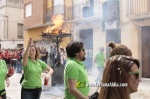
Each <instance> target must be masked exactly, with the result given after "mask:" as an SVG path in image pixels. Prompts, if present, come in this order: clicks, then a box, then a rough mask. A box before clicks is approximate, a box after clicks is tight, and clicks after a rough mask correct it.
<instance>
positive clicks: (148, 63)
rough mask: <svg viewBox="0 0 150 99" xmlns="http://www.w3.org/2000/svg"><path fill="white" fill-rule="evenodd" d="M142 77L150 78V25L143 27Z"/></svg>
mask: <svg viewBox="0 0 150 99" xmlns="http://www.w3.org/2000/svg"><path fill="white" fill-rule="evenodd" d="M142 77H143V78H150V26H146V27H143V28H142Z"/></svg>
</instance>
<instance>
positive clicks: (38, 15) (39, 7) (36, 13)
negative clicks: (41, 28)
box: [24, 0, 47, 28]
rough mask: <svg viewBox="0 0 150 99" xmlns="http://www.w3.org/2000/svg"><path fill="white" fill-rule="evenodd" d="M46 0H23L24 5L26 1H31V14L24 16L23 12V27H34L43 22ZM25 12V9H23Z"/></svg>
mask: <svg viewBox="0 0 150 99" xmlns="http://www.w3.org/2000/svg"><path fill="white" fill-rule="evenodd" d="M46 2H47V0H24V6H25V5H26V4H28V3H32V15H31V16H29V17H25V14H24V26H25V28H29V27H34V26H35V27H36V26H38V25H41V24H43V23H44V14H45V8H46ZM24 13H25V9H24Z"/></svg>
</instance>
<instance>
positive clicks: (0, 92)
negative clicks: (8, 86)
mask: <svg viewBox="0 0 150 99" xmlns="http://www.w3.org/2000/svg"><path fill="white" fill-rule="evenodd" d="M5 91H6V90H5V89H3V90H1V91H0V97H2V99H6V93H5V94H3V95H1V94H2V93H3V92H5Z"/></svg>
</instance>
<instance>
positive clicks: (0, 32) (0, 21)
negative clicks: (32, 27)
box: [0, 0, 24, 49]
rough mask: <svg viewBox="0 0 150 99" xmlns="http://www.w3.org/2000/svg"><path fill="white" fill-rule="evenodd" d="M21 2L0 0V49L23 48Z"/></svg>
mask: <svg viewBox="0 0 150 99" xmlns="http://www.w3.org/2000/svg"><path fill="white" fill-rule="evenodd" d="M23 9H24V8H23V0H0V48H4V49H7V48H10V49H14V48H16V47H23V43H24V41H23V20H24V13H23Z"/></svg>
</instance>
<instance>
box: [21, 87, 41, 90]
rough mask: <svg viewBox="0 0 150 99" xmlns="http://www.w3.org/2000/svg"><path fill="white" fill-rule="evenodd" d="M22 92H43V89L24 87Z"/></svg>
mask: <svg viewBox="0 0 150 99" xmlns="http://www.w3.org/2000/svg"><path fill="white" fill-rule="evenodd" d="M22 90H24V91H42V88H41V87H40V88H34V89H27V88H23V87H22Z"/></svg>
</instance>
